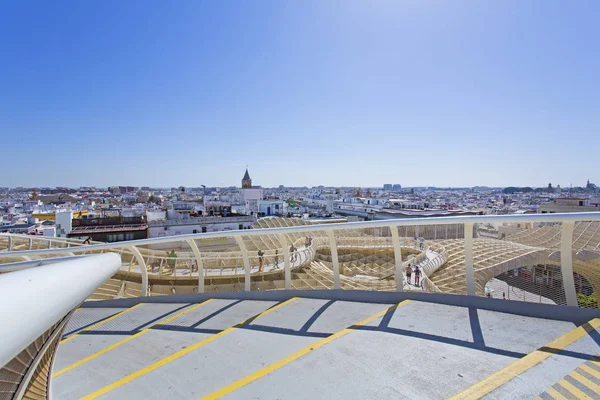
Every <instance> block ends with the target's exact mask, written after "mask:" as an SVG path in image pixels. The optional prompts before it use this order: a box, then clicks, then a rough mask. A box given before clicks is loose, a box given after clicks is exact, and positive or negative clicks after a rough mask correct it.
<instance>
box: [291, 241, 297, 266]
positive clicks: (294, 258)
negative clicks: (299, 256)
mask: <svg viewBox="0 0 600 400" xmlns="http://www.w3.org/2000/svg"><path fill="white" fill-rule="evenodd" d="M290 261H291V262H296V247H294V244H293V243H292V245H291V246H290Z"/></svg>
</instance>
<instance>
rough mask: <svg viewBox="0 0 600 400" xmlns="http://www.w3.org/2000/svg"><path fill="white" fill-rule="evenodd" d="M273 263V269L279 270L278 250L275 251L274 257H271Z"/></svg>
mask: <svg viewBox="0 0 600 400" xmlns="http://www.w3.org/2000/svg"><path fill="white" fill-rule="evenodd" d="M273 262H274V263H275V268H279V267H278V265H279V250H277V249H275V256H274V257H273Z"/></svg>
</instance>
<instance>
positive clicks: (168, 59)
mask: <svg viewBox="0 0 600 400" xmlns="http://www.w3.org/2000/svg"><path fill="white" fill-rule="evenodd" d="M35 3H36V6H35V7H31V5H30V4H23V3H11V4H7V5H5V6H4V7H3V12H2V13H1V15H0V49H1V50H2V52H3V54H6V55H7V57H8V58H7V62H4V63H2V64H1V65H0V87H1V88H2V90H1V91H0V110H2V111H0V131H1V132H2V133H3V134H2V137H3V143H2V149H3V150H4V152H3V153H2V156H3V165H4V166H5V168H8V169H9V170H10V174H3V176H2V178H0V186H10V187H16V186H26V187H29V186H73V187H76V186H81V185H96V186H101V187H106V186H110V185H113V184H118V183H128V184H131V183H136V185H140V186H152V187H157V186H158V187H164V186H166V187H169V186H171V185H175V186H179V185H183V186H197V185H200V184H204V185H207V186H231V185H238V184H239V181H240V178H241V176H242V174H243V171H244V167H245V165H246V164H248V165H249V166H250V170H251V174H252V176H253V178H254V180H255V184H257V185H262V186H265V187H273V186H278V185H280V184H284V185H287V186H313V185H320V184H322V185H326V186H334V185H336V186H349V187H359V186H360V187H376V186H380V185H383V183H389V182H391V183H400V184H401V185H403V186H406V187H410V186H438V187H472V186H478V185H485V186H496V187H505V186H543V185H544V184H547V182H552V183H553V185H557V184H560V185H561V187H568V186H570V185H571V184H573V186H580V185H581V184H582V183H578V182H585V180H587V179H588V178H590V179H591V180H592V181H598V180H600V179H596V177H594V176H593V172H594V171H596V170H597V165H596V160H597V153H598V148H600V135H598V132H597V127H598V126H600V114H598V112H597V110H598V109H600V103H599V98H598V96H597V93H599V92H600V81H599V80H598V79H597V71H598V70H600V52H598V51H594V46H596V43H595V40H594V38H597V37H600V26H599V25H598V24H597V23H596V22H597V21H596V16H597V15H598V14H599V11H600V3H597V2H577V3H574V4H570V3H569V4H567V3H563V2H544V1H532V2H519V1H508V2H506V1H489V2H476V1H473V2H462V3H448V2H402V3H395V2H388V1H381V2H377V3H374V4H371V3H370V4H368V5H367V4H366V3H361V2H355V1H338V2H336V1H332V2H320V1H308V2H302V3H282V2H277V1H266V2H260V3H256V4H255V3H252V4H250V3H248V4H239V3H237V2H236V3H234V2H227V1H225V2H218V3H205V2H193V1H191V2H180V3H178V4H177V6H176V7H175V6H173V5H172V4H167V3H154V4H152V6H147V5H145V4H144V6H141V5H140V4H136V3H135V2H131V3H130V2H127V3H122V2H111V1H108V2H103V3H101V4H92V3H86V2H81V3H74V4H72V3H58V4H56V3H45V2H35Z"/></svg>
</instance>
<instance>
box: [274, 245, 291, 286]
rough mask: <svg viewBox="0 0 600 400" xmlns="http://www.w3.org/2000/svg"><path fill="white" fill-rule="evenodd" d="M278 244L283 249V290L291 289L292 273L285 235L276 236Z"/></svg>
mask: <svg viewBox="0 0 600 400" xmlns="http://www.w3.org/2000/svg"><path fill="white" fill-rule="evenodd" d="M277 238H278V239H279V243H281V246H282V248H283V276H284V279H285V289H286V290H291V289H292V271H291V268H290V248H289V247H288V242H287V240H286V238H285V235H278V236H277Z"/></svg>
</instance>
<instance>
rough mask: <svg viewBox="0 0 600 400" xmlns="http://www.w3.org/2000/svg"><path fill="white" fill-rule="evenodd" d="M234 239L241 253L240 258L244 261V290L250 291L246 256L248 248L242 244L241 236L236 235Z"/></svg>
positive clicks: (248, 258) (248, 259) (248, 262)
mask: <svg viewBox="0 0 600 400" xmlns="http://www.w3.org/2000/svg"><path fill="white" fill-rule="evenodd" d="M235 241H236V242H237V244H238V246H239V248H240V252H241V253H242V260H243V261H244V290H245V291H246V292H249V291H250V272H251V270H250V257H248V250H247V249H246V245H245V244H244V240H243V239H242V237H241V236H236V237H235Z"/></svg>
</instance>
